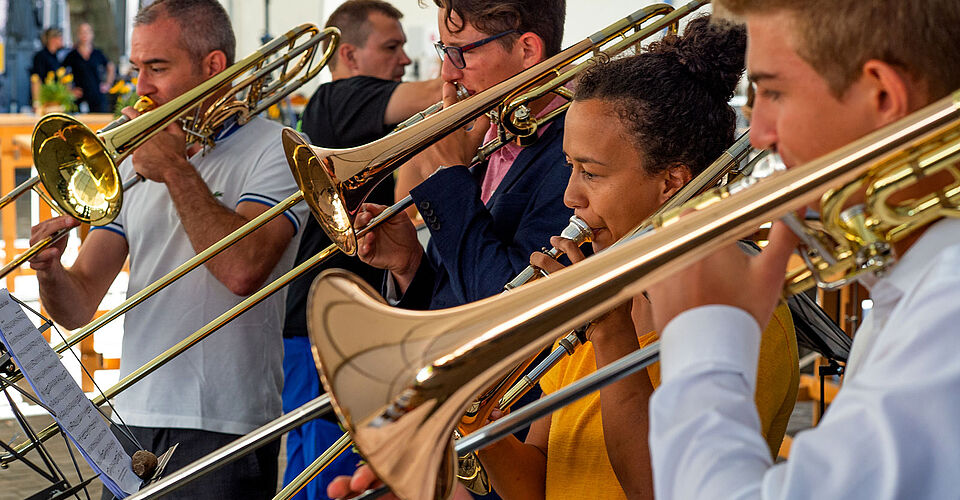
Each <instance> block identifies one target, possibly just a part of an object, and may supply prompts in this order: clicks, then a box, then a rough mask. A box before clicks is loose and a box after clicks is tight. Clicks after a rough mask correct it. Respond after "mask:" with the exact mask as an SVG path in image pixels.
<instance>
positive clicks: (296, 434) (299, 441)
mask: <svg viewBox="0 0 960 500" xmlns="http://www.w3.org/2000/svg"><path fill="white" fill-rule="evenodd" d="M322 392H323V387H322V385H321V384H320V376H319V375H318V374H317V368H316V365H314V362H313V354H311V352H310V339H308V338H307V337H292V338H284V339H283V412H284V413H287V412H289V411H291V410H294V409H296V408H297V407H299V406H301V405H303V404H304V403H306V402H308V401H310V400H312V399H314V398H316V397H317V396H319V395H320V394H321V393H322ZM342 434H343V431H342V430H341V429H340V426H339V425H337V424H334V423H333V422H330V421H329V420H324V419H322V418H318V419H315V420H312V421H310V422H307V423H305V424H303V425H301V426H300V427H297V428H296V429H294V430H292V431H290V432H289V433H288V434H287V467H286V469H285V470H284V472H283V484H284V485H287V484H289V483H290V481H292V480H293V478H295V477H297V475H298V474H300V472H302V471H303V469H305V468H306V467H307V466H308V465H310V464H311V463H313V461H314V460H316V458H317V457H319V456H320V455H321V454H322V453H323V452H324V451H326V449H327V448H328V447H329V446H330V445H331V444H333V442H334V441H336V440H337V439H339V438H340V436H341V435H342ZM359 461H360V455H358V454H356V453H355V452H354V451H353V449H352V448H351V449H348V450H346V451H344V452H343V453H342V454H341V455H340V456H339V457H337V459H336V460H334V461H333V463H331V464H330V465H328V466H327V467H326V468H325V469H323V471H321V472H320V475H318V476H317V477H316V478H314V479H313V481H310V482H309V483H307V486H306V487H304V488H303V489H302V490H300V492H299V493H297V495H296V496H295V497H293V498H294V500H316V499H325V498H327V484H329V483H330V481H331V480H332V479H333V478H335V477H337V476H350V475H353V472H354V471H355V470H356V469H357V465H358V462H359Z"/></svg>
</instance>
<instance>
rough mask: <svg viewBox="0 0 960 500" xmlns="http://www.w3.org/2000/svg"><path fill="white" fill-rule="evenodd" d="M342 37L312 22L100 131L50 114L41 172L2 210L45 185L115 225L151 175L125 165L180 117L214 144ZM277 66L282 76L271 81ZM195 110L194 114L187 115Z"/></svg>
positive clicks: (37, 149)
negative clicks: (125, 171) (127, 196)
mask: <svg viewBox="0 0 960 500" xmlns="http://www.w3.org/2000/svg"><path fill="white" fill-rule="evenodd" d="M305 37H306V41H303V42H301V39H303V38H305ZM326 39H330V40H331V42H332V43H331V44H330V45H329V46H328V47H327V49H326V50H325V51H324V52H323V55H322V57H321V58H320V61H319V62H318V63H317V64H314V56H315V55H316V52H317V47H318V44H319V43H320V42H322V41H323V40H326ZM339 39H340V32H339V30H337V29H336V28H327V29H325V30H323V31H320V30H319V29H317V27H316V26H314V25H312V24H303V25H300V26H299V27H297V28H294V29H292V30H290V31H288V32H287V33H286V34H285V35H283V36H280V37H277V38H275V39H274V40H272V41H271V42H269V43H267V44H266V45H264V46H262V47H260V49H258V50H257V51H256V52H254V53H253V54H251V55H250V56H248V57H246V58H245V59H243V60H241V61H238V62H237V63H235V64H233V65H231V66H230V67H229V68H227V69H226V70H224V71H222V72H220V73H219V74H217V75H215V76H214V77H212V78H210V79H209V80H207V81H205V82H203V83H202V84H200V85H198V86H197V87H195V88H193V89H192V90H190V91H188V92H186V93H184V94H182V95H180V96H178V97H177V98H175V99H173V100H171V101H170V102H168V103H166V104H164V105H162V106H160V107H158V108H156V109H154V110H153V111H151V112H149V113H145V114H144V115H143V116H139V117H137V118H136V119H134V120H125V119H123V118H121V119H118V120H115V121H114V122H111V123H110V124H109V125H107V126H106V127H104V128H103V129H102V130H100V131H99V132H93V131H92V130H90V129H89V128H88V127H87V126H86V125H84V124H83V123H81V122H80V121H79V120H77V119H76V118H74V117H72V116H70V115H65V114H60V113H53V114H50V115H46V116H44V117H43V118H41V119H40V121H39V122H38V123H37V125H36V127H35V128H34V130H33V137H32V140H31V144H32V147H33V159H34V163H35V164H36V167H37V176H36V177H34V178H32V179H30V180H28V181H26V182H24V183H23V184H21V185H20V186H17V187H16V188H14V189H13V191H11V193H9V194H8V195H6V196H4V197H3V198H0V208H2V207H3V206H5V205H6V204H9V203H10V202H11V201H13V200H14V199H15V198H16V197H18V196H20V195H21V194H23V193H25V192H27V191H28V190H30V189H34V190H35V191H36V192H37V193H41V190H40V189H38V188H39V185H40V184H42V185H43V187H44V190H45V191H46V193H48V194H40V196H41V197H42V198H43V199H44V201H46V202H47V203H48V204H50V206H52V207H59V211H60V212H61V213H63V214H67V215H70V216H72V217H74V218H76V219H78V220H80V221H81V222H85V223H88V224H92V225H95V226H102V225H105V224H109V223H110V222H111V221H112V220H113V219H114V218H116V216H117V215H118V214H119V213H120V206H121V204H122V201H123V192H124V191H125V190H127V189H129V188H131V187H133V185H135V184H137V183H138V182H140V181H141V180H143V178H142V177H140V176H139V175H138V176H135V177H133V178H132V179H129V180H127V181H126V182H124V183H122V184H121V182H120V173H119V171H118V166H119V165H120V163H121V162H123V160H124V159H126V158H127V157H128V156H130V154H132V153H133V151H134V150H135V149H136V148H137V147H139V146H140V145H141V144H143V143H144V142H146V141H147V140H148V139H150V138H151V137H153V135H154V134H156V133H158V132H159V131H161V130H163V129H164V128H165V127H166V126H167V125H169V124H171V123H173V122H175V121H177V120H181V121H182V122H183V124H184V130H185V131H186V132H187V137H188V143H189V142H200V143H202V144H204V146H212V145H213V144H214V139H213V137H214V135H215V134H216V133H217V132H218V131H219V130H220V129H221V128H222V127H223V126H224V125H225V124H226V123H227V122H228V121H229V120H235V121H236V123H237V124H238V125H243V124H245V123H246V122H248V121H249V120H250V119H251V118H252V117H253V116H255V115H256V114H257V113H260V112H261V111H263V110H265V109H267V108H268V107H270V106H272V105H273V104H275V103H276V102H278V101H279V100H281V99H283V98H284V97H286V96H287V95H288V94H289V93H291V92H293V91H294V90H296V89H298V88H299V87H300V86H301V85H303V84H304V83H306V82H307V81H308V80H310V79H311V78H313V77H314V76H316V75H317V74H319V73H320V70H322V69H323V66H325V65H326V62H327V61H328V60H329V58H330V56H331V55H332V54H333V50H334V49H335V48H336V46H337V42H338V41H339ZM284 51H285V53H283V54H282V55H281V52H284ZM271 58H273V60H271ZM251 70H252V71H253V72H252V73H251V74H250V75H249V76H246V77H243V78H242V79H240V80H239V81H237V82H234V80H237V79H238V78H240V77H241V76H242V75H244V74H245V73H247V72H248V71H251ZM277 70H280V75H279V76H278V77H276V81H273V82H270V81H268V79H269V78H270V77H271V76H272V74H273V72H275V71H277ZM300 73H303V74H302V75H300ZM298 75H299V76H298ZM241 94H242V97H239V96H240V95H241ZM218 95H219V97H217V99H216V101H214V103H213V104H212V105H210V106H209V107H206V108H204V107H203V105H202V103H203V102H204V101H206V100H207V99H210V98H211V97H214V96H218ZM138 105H139V108H140V109H138V111H146V110H148V109H149V108H150V106H151V103H149V102H147V101H138ZM191 110H193V114H192V116H187V115H188V114H189V113H190V112H191ZM69 232H70V230H69V229H63V230H60V231H57V232H56V233H54V234H52V235H50V236H48V237H46V238H44V239H43V240H41V241H39V242H37V243H36V244H34V245H33V246H31V247H30V248H29V249H27V250H26V251H25V252H24V253H23V254H21V255H18V256H17V257H15V258H14V259H13V260H12V261H11V262H10V263H8V264H7V265H5V266H3V268H2V269H0V277H3V276H5V275H7V274H9V273H10V272H11V271H13V270H14V269H16V268H17V267H19V266H20V265H21V264H23V263H24V262H26V261H27V260H29V259H30V258H31V257H33V256H34V255H36V254H37V253H38V252H40V251H42V250H43V249H44V248H46V247H48V246H49V245H51V244H52V243H54V242H55V241H57V240H59V239H60V238H63V237H64V236H66V235H67V234H68V233H69Z"/></svg>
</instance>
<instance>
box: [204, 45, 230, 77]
mask: <svg viewBox="0 0 960 500" xmlns="http://www.w3.org/2000/svg"><path fill="white" fill-rule="evenodd" d="M202 68H203V73H204V76H205V77H207V78H210V77H211V76H213V75H216V74H217V73H219V72H221V71H223V70H225V69H227V55H226V54H224V53H223V51H221V50H214V51H213V52H211V53H209V54H207V57H204V58H203V66H202Z"/></svg>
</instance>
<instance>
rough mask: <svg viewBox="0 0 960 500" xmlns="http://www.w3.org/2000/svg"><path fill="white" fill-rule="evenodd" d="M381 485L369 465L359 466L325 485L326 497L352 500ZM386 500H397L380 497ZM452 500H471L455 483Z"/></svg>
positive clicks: (391, 497)
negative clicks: (351, 472)
mask: <svg viewBox="0 0 960 500" xmlns="http://www.w3.org/2000/svg"><path fill="white" fill-rule="evenodd" d="M381 484H383V483H382V482H381V481H380V480H379V479H377V476H376V475H375V474H374V473H373V469H371V468H370V466H369V465H361V466H360V467H359V468H357V471H356V472H354V473H353V476H339V477H337V478H336V479H334V480H333V481H330V484H328V485H327V496H328V497H330V498H353V497H355V496H357V495H359V494H360V493H363V492H364V491H367V490H369V489H371V488H376V487H377V486H380V485H381ZM380 498H383V499H386V500H399V499H398V497H397V496H396V495H394V494H393V493H387V494H386V495H384V496H382V497H380ZM453 500H473V497H472V496H470V493H468V492H467V489H466V488H464V487H463V485H462V484H460V482H459V481H457V483H456V485H455V486H454V490H453Z"/></svg>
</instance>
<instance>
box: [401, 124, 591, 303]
mask: <svg viewBox="0 0 960 500" xmlns="http://www.w3.org/2000/svg"><path fill="white" fill-rule="evenodd" d="M479 176H480V174H479V173H478V174H474V173H473V172H471V171H470V170H469V169H467V167H465V166H454V167H450V168H446V169H443V170H441V171H439V172H437V173H436V174H434V175H432V176H431V177H429V178H428V179H426V180H425V181H423V182H422V183H421V184H420V185H418V186H417V187H415V188H414V189H413V190H411V191H410V195H411V197H412V198H413V200H414V202H415V203H416V206H417V209H418V210H419V211H420V214H421V215H422V216H423V218H424V221H426V223H427V227H428V228H429V231H430V243H429V244H428V246H427V251H426V254H425V256H424V259H423V261H422V262H421V263H420V267H419V268H418V269H417V274H416V277H415V278H414V280H413V282H412V283H411V284H410V286H409V287H408V288H407V291H406V293H404V295H403V297H401V298H400V303H399V304H398V307H402V308H406V309H441V308H446V307H453V306H457V305H461V304H466V303H468V302H473V301H476V300H479V299H482V298H485V297H489V296H491V295H495V294H498V293H500V292H501V291H502V290H503V285H504V284H506V283H507V282H508V281H510V280H511V279H513V277H514V276H516V275H517V274H518V273H519V272H520V271H522V270H523V269H524V268H525V267H527V265H528V264H529V263H530V254H531V253H533V252H535V251H537V250H539V249H541V248H542V247H544V246H547V247H549V246H550V237H551V236H554V235H557V234H560V232H561V231H562V230H563V228H564V227H566V226H567V223H568V222H569V219H570V216H571V215H573V210H571V209H569V208H567V207H566V206H564V204H563V192H564V190H565V189H566V187H567V179H568V178H569V176H570V169H569V168H568V167H567V166H566V161H565V160H564V156H563V117H560V118H558V119H557V120H555V121H554V122H553V123H552V124H551V125H550V127H549V128H548V129H547V130H546V131H545V132H544V133H543V135H542V136H541V137H540V139H539V140H538V141H537V142H536V143H534V144H533V145H531V146H528V147H526V148H524V149H523V150H522V151H521V152H520V154H519V155H518V156H517V159H516V160H515V161H514V163H513V165H511V166H510V170H508V171H507V175H506V176H505V177H504V178H503V181H502V182H501V183H500V185H499V186H498V187H497V189H496V191H495V192H494V193H493V196H491V197H490V200H489V201H488V202H487V203H486V205H484V203H483V202H481V201H480V184H479V179H478V178H477V177H479Z"/></svg>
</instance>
